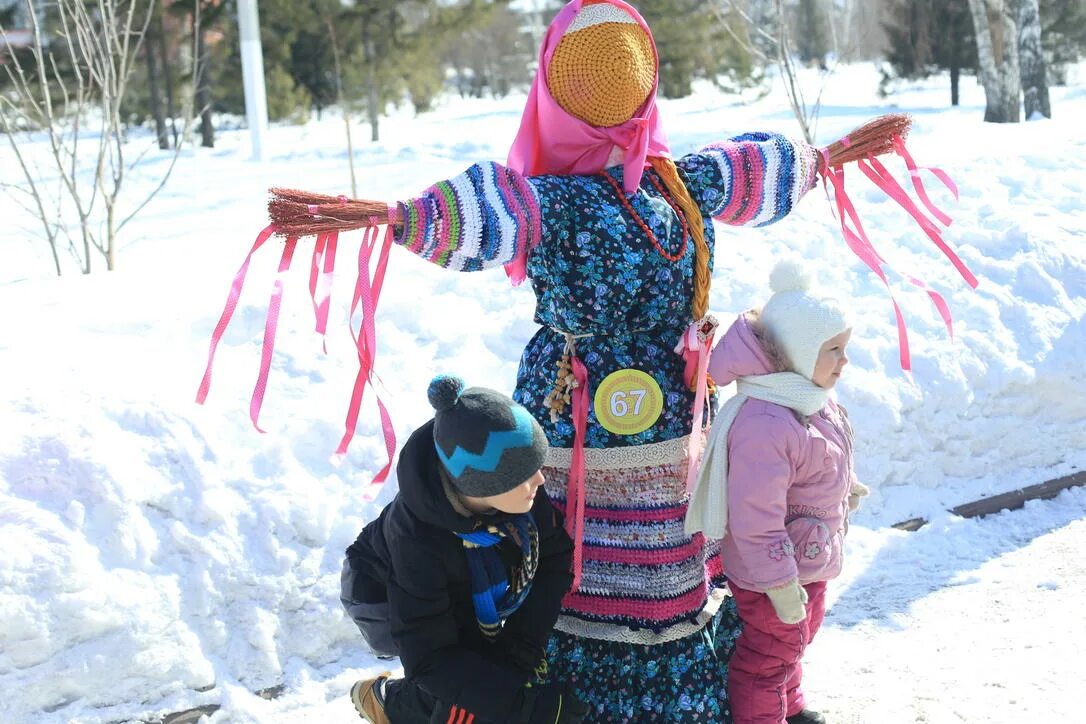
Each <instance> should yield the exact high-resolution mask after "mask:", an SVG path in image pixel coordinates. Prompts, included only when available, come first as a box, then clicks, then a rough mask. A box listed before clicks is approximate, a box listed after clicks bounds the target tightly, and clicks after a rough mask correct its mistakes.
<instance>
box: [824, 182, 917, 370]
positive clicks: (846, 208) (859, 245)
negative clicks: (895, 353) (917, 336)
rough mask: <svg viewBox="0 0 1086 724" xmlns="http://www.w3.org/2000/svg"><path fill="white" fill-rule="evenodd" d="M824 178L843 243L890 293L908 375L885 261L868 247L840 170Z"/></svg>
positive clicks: (901, 321) (905, 342) (901, 324)
mask: <svg viewBox="0 0 1086 724" xmlns="http://www.w3.org/2000/svg"><path fill="white" fill-rule="evenodd" d="M825 178H827V179H828V180H829V181H830V183H831V184H832V185H833V195H834V201H835V202H836V204H837V213H838V219H839V220H840V222H841V233H842V234H843V235H844V237H845V243H846V244H848V247H849V248H850V249H852V253H854V254H855V255H856V256H858V257H859V258H860V260H861V261H863V263H864V264H866V265H867V266H868V268H869V269H871V271H873V272H874V273H875V275H876V276H878V278H879V279H881V280H882V283H883V284H885V285H886V289H887V291H888V292H889V293H890V301H891V303H892V304H893V306H894V317H895V318H896V320H897V338H898V350H899V353H900V359H901V369H903V370H905V371H906V372H908V371H909V370H911V369H912V358H911V355H910V353H909V336H908V332H907V330H906V328H905V318H904V317H903V316H902V314H901V308H900V307H899V306H898V303H897V299H896V298H895V297H894V293H893V290H892V289H891V287H890V281H889V280H888V279H887V278H886V272H884V271H883V270H882V265H883V264H884V263H885V261H884V260H883V258H882V257H880V256H879V254H878V252H876V251H875V247H874V246H873V245H872V244H871V240H870V239H868V238H867V234H866V233H865V232H864V229H863V224H862V223H860V217H859V215H858V214H857V213H856V208H855V207H854V206H853V205H852V199H850V198H849V196H848V193H847V192H846V191H845V169H844V168H843V167H838V168H833V167H831V166H829V165H827V166H826V169H825ZM849 220H851V221H852V223H853V225H854V226H855V227H856V230H855V231H853V230H852V229H850V228H849V225H848V222H849Z"/></svg>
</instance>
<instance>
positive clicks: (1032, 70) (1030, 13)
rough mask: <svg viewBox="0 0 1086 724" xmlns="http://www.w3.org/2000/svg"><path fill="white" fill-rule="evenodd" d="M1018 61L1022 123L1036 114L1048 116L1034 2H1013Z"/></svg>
mask: <svg viewBox="0 0 1086 724" xmlns="http://www.w3.org/2000/svg"><path fill="white" fill-rule="evenodd" d="M1017 3H1018V60H1019V64H1020V70H1021V77H1022V90H1023V92H1024V96H1023V99H1024V105H1025V110H1026V120H1027V121H1028V120H1030V119H1031V118H1034V117H1036V115H1037V114H1040V115H1042V116H1044V117H1045V118H1051V117H1052V108H1051V106H1050V105H1049V103H1048V81H1047V80H1046V79H1045V56H1044V53H1043V52H1042V51H1041V13H1040V10H1039V8H1038V4H1037V0H1017Z"/></svg>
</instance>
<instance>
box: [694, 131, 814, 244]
mask: <svg viewBox="0 0 1086 724" xmlns="http://www.w3.org/2000/svg"><path fill="white" fill-rule="evenodd" d="M676 166H678V168H679V170H680V171H682V173H683V176H684V180H685V181H686V185H687V187H688V188H689V190H690V194H691V196H693V197H694V200H695V201H697V203H698V205H699V206H700V207H701V210H702V213H703V214H705V215H707V216H712V217H713V218H715V219H716V220H718V221H721V222H723V223H725V224H731V225H733V226H765V225H766V224H772V223H773V222H774V221H780V220H781V219H782V218H784V217H785V216H787V215H788V214H789V213H791V211H792V209H793V208H795V206H796V204H797V203H798V202H799V200H800V199H801V198H802V197H803V195H804V194H805V193H807V192H808V191H810V190H811V189H812V188H814V185H815V171H816V170H817V168H818V151H817V150H816V149H815V148H814V147H813V146H809V145H808V144H806V143H804V142H803V141H796V140H793V139H790V138H787V137H786V136H782V135H779V134H776V133H745V134H743V135H741V136H736V137H734V138H731V139H729V140H727V141H724V142H722V143H713V144H710V145H709V146H706V147H705V148H703V149H702V150H701V151H699V152H697V153H692V154H690V155H688V156H684V157H683V158H681V159H679V161H677V162H676Z"/></svg>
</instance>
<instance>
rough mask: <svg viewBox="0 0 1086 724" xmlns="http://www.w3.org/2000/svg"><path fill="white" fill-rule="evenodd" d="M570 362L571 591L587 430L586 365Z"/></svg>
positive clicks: (578, 564)
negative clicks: (574, 382)
mask: <svg viewBox="0 0 1086 724" xmlns="http://www.w3.org/2000/svg"><path fill="white" fill-rule="evenodd" d="M570 362H571V363H572V366H573V377H574V379H575V380H577V387H576V388H574V390H573V459H572V462H571V463H570V466H569V477H568V482H567V485H566V532H567V533H569V537H570V538H572V539H573V585H572V587H571V588H570V591H576V590H577V589H578V588H580V586H581V573H582V571H583V569H584V517H585V462H584V441H585V432H586V430H587V429H588V368H587V367H585V366H584V363H583V362H581V360H580V358H578V357H577V356H576V355H571V356H570Z"/></svg>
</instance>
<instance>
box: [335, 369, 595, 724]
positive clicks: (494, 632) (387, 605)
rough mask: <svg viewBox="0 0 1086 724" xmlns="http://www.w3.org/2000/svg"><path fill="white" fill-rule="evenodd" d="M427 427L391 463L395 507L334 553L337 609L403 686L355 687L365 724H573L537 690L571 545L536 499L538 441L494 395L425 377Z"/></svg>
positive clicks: (558, 692) (556, 694) (516, 410)
mask: <svg viewBox="0 0 1086 724" xmlns="http://www.w3.org/2000/svg"><path fill="white" fill-rule="evenodd" d="M427 394H428V397H429V399H430V404H431V405H432V406H433V407H434V410H435V414H434V419H433V420H431V421H429V422H427V423H426V424H425V425H423V426H422V427H420V428H419V429H418V430H416V431H415V432H414V433H413V434H412V435H411V437H410V439H408V441H407V443H406V444H405V445H404V447H403V449H402V450H401V452H400V460H399V463H398V466H397V474H398V478H399V493H398V494H397V495H396V497H395V498H394V499H393V500H392V502H391V503H389V504H388V506H386V507H385V509H384V510H383V511H382V512H381V515H380V516H379V517H378V518H377V519H376V520H375V521H373V522H371V523H370V524H369V525H367V526H366V527H365V529H363V531H362V533H361V534H360V535H359V536H358V539H357V540H356V541H355V542H354V544H353V545H351V547H350V548H348V549H347V559H346V561H345V563H344V568H343V579H342V586H343V588H342V591H343V592H342V601H343V605H344V607H345V608H346V609H347V612H348V614H350V616H351V618H352V619H353V620H354V621H355V623H356V624H357V625H358V627H359V629H360V630H361V631H362V634H363V636H364V637H365V638H366V641H367V642H368V643H369V644H370V646H371V648H372V649H373V650H374V652H375V653H376V654H377V655H379V656H393V655H395V656H399V657H400V661H401V662H402V664H403V667H404V678H403V679H390V678H389V674H387V673H385V674H382V675H380V676H378V677H376V678H374V679H367V680H364V681H359V682H357V683H356V684H355V685H354V687H353V688H352V689H351V699H352V701H353V702H354V705H355V708H356V709H357V710H358V712H359V714H360V715H361V716H362V717H363V718H364V719H366V720H367V721H370V722H373V724H385V723H386V722H394V723H395V724H401V722H402V723H403V724H409V723H413V722H419V723H420V724H422V723H424V722H441V723H442V724H445V722H449V721H453V722H458V723H459V724H469V723H470V724H487V723H498V722H502V723H505V722H542V721H547V722H578V721H580V720H581V716H582V715H583V714H582V713H581V708H582V705H581V704H580V702H578V701H576V699H575V698H574V697H573V696H572V695H571V694H569V693H567V692H566V691H565V690H564V688H563V687H561V686H559V685H557V684H553V683H544V680H545V676H546V663H545V658H544V645H545V644H546V641H547V638H548V636H549V635H550V633H551V629H552V628H553V626H554V622H555V620H556V619H557V617H558V612H559V609H560V606H561V601H562V597H563V596H564V595H565V593H566V591H567V590H568V589H569V586H570V584H571V582H572V575H571V573H570V560H571V556H572V543H571V541H570V539H569V536H568V535H567V534H566V532H565V530H564V529H563V527H562V520H561V516H560V514H559V513H558V512H557V511H556V510H555V509H554V507H553V506H552V505H551V503H550V500H549V499H548V497H547V494H546V492H545V491H544V490H543V488H542V484H543V475H542V473H541V472H540V467H541V466H542V464H543V458H544V456H545V454H546V452H547V439H546V436H545V435H544V433H543V430H542V428H540V426H539V424H538V423H537V422H536V421H535V420H534V419H533V418H532V416H531V415H530V414H529V413H528V411H527V410H525V409H524V408H523V407H521V406H520V405H518V404H517V403H515V402H514V401H513V400H512V399H510V398H509V397H507V396H505V395H502V394H500V393H498V392H495V391H493V390H489V389H485V388H480V387H473V388H470V389H467V390H465V389H464V383H463V382H462V381H461V380H460V379H458V378H455V377H448V376H438V377H436V378H434V380H433V381H432V382H431V383H430V387H429V389H428V392H427Z"/></svg>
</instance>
